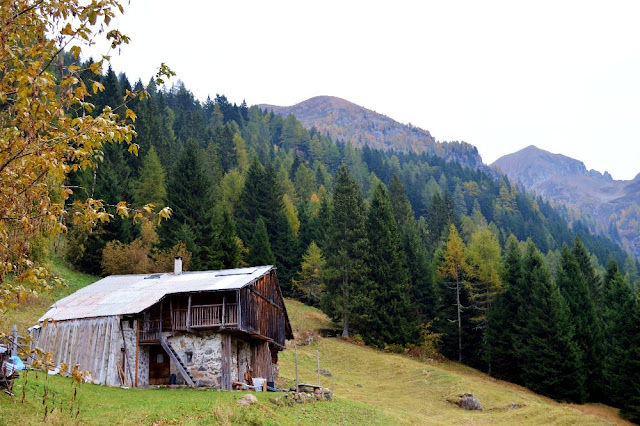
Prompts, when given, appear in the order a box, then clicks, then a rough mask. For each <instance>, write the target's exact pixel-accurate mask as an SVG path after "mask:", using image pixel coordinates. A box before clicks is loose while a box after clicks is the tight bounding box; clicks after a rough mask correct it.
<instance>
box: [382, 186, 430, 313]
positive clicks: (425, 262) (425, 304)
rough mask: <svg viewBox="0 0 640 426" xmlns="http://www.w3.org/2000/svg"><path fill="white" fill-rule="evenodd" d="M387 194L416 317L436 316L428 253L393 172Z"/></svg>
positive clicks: (409, 205)
mask: <svg viewBox="0 0 640 426" xmlns="http://www.w3.org/2000/svg"><path fill="white" fill-rule="evenodd" d="M389 197H390V199H391V207H392V208H393V215H394V216H395V220H396V224H397V226H398V233H399V237H400V246H401V248H402V249H403V251H404V254H405V256H406V259H407V267H408V269H409V294H410V295H411V300H412V302H413V305H414V306H415V308H416V311H417V313H418V317H419V318H420V320H421V321H422V322H423V323H425V324H426V323H427V322H428V321H430V320H432V319H433V318H434V317H435V305H436V294H435V289H434V285H433V269H432V264H431V259H430V258H429V253H428V252H427V249H426V246H425V244H424V241H423V240H422V237H421V236H420V229H419V227H418V223H417V222H416V220H415V218H414V217H415V215H414V212H413V209H412V208H411V204H410V203H409V199H408V198H407V195H406V193H405V190H404V186H403V185H402V182H400V179H399V178H398V175H393V178H392V179H391V183H390V184H389Z"/></svg>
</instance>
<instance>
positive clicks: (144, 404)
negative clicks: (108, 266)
mask: <svg viewBox="0 0 640 426" xmlns="http://www.w3.org/2000/svg"><path fill="white" fill-rule="evenodd" d="M57 270H58V272H59V273H60V274H61V275H63V276H67V274H68V273H69V271H66V270H65V268H64V267H63V266H61V265H58V267H57ZM74 279H77V277H74ZM83 281H84V282H85V285H86V284H88V283H89V282H90V281H91V279H90V277H83ZM80 285H81V284H80ZM75 289H76V288H68V289H66V290H63V291H61V292H60V293H59V294H58V296H59V297H62V296H64V294H63V293H70V292H71V291H74V290H75ZM287 310H288V312H289V315H290V318H291V322H292V325H293V328H294V332H295V334H296V336H297V337H296V338H297V341H299V342H300V343H303V342H308V341H309V340H313V343H311V344H310V345H304V346H298V374H299V378H300V381H301V382H307V383H315V382H316V381H317V380H318V375H317V372H316V351H318V353H319V355H320V367H321V368H323V369H327V370H329V371H330V372H331V374H332V375H333V387H334V391H335V395H336V401H335V402H323V403H316V404H309V405H296V406H294V407H278V406H275V405H274V404H272V403H271V402H269V400H270V398H272V397H274V396H275V395H274V394H271V393H268V394H260V393H258V394H257V396H258V400H259V404H257V405H255V406H252V407H247V408H245V407H239V406H238V405H237V404H236V400H237V399H239V398H240V397H241V396H242V395H243V394H244V393H241V392H216V391H214V392H211V391H203V390H195V389H180V390H171V389H155V390H144V389H119V388H107V387H101V386H94V385H89V384H87V385H82V386H80V388H79V391H78V399H77V401H78V402H76V407H78V408H79V411H78V413H77V417H75V414H74V415H69V414H68V408H67V407H69V404H70V400H71V398H72V397H71V395H73V388H72V387H71V386H70V384H69V381H68V380H67V379H62V378H59V377H47V376H45V377H43V376H42V375H40V376H39V377H34V375H33V374H30V375H29V376H28V383H27V384H25V382H24V378H23V379H20V380H19V381H18V382H17V383H16V388H15V389H14V392H15V393H16V395H18V396H17V397H16V398H15V399H11V398H10V397H8V396H6V395H4V394H2V395H0V412H2V413H3V416H1V417H0V424H9V423H8V422H7V419H15V418H20V419H21V422H22V423H23V424H35V423H39V422H40V421H41V420H42V418H43V402H42V401H43V397H42V395H43V387H44V386H45V380H47V381H48V382H46V386H47V387H48V388H49V391H47V392H48V396H46V398H49V399H47V401H51V398H52V395H54V396H53V398H56V399H55V401H56V402H55V404H56V406H57V405H58V404H61V406H62V407H63V408H64V409H61V410H58V409H55V410H53V411H51V412H49V413H48V414H47V419H48V422H49V423H52V424H105V423H135V424H141V423H145V424H211V423H217V424H246V423H250V424H353V423H357V424H442V425H446V424H462V423H474V424H580V425H602V424H628V423H626V422H624V421H623V420H621V419H620V418H618V417H617V413H616V410H615V409H612V408H609V407H606V406H603V405H591V404H587V405H573V404H561V403H557V402H555V401H552V400H550V399H548V398H545V397H542V396H539V395H536V394H534V393H533V392H530V391H528V390H526V389H524V388H522V387H520V386H516V385H513V384H511V383H507V382H502V381H499V380H496V379H493V378H491V377H489V376H487V375H485V374H483V373H480V372H478V371H477V370H473V369H471V368H468V367H465V366H462V365H460V364H457V363H454V362H444V363H439V362H431V363H424V362H420V361H417V360H413V359H410V358H408V357H406V356H402V355H397V354H390V353H385V352H380V351H377V350H374V349H371V348H368V347H364V346H359V345H355V344H353V343H349V342H347V341H344V340H342V339H339V338H318V337H317V336H319V335H320V330H321V329H331V328H335V324H332V323H331V322H330V321H329V320H328V318H327V317H326V316H325V315H324V314H322V313H321V312H320V311H318V310H317V309H314V308H311V307H308V306H305V305H303V304H302V303H300V302H297V301H294V300H287ZM41 314H42V312H35V310H24V311H23V310H18V311H17V313H16V314H15V315H14V317H13V318H14V319H17V320H19V321H20V322H21V323H33V322H34V321H35V320H36V319H37V318H38V316H39V315H41ZM309 336H314V338H313V339H309V338H308V337H309ZM292 345H293V343H292V342H291V345H290V346H292ZM294 360H295V350H294V349H293V347H289V348H288V349H287V350H286V351H284V352H282V353H281V356H280V361H279V364H280V379H279V384H280V386H283V387H285V386H286V387H288V386H290V385H291V384H293V382H294V378H295V361H294ZM321 380H322V384H323V386H325V387H328V388H330V387H331V386H332V380H331V378H330V377H327V376H321ZM23 387H24V388H25V395H26V396H27V397H26V399H25V402H24V403H21V402H20V401H21V395H22V389H23ZM465 392H470V393H473V394H474V395H475V396H476V397H477V398H478V399H479V400H480V402H481V403H482V405H483V407H484V411H481V412H479V411H474V412H471V411H465V410H462V409H460V408H458V407H457V406H456V405H454V404H452V403H450V402H447V398H449V397H451V396H455V395H457V394H460V393H465ZM47 404H49V402H48V403H47ZM47 407H48V408H49V409H51V408H52V407H51V406H50V405H47ZM5 422H7V423H5Z"/></svg>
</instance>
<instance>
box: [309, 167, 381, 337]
mask: <svg viewBox="0 0 640 426" xmlns="http://www.w3.org/2000/svg"><path fill="white" fill-rule="evenodd" d="M330 216H331V220H330V222H329V226H328V229H327V244H326V245H327V249H326V250H325V252H326V253H327V272H326V276H325V284H326V294H325V297H324V298H323V300H322V303H321V306H322V310H323V311H324V312H325V313H327V315H329V316H330V317H331V318H333V319H334V320H341V321H342V324H343V329H342V335H343V336H344V337H347V336H348V335H349V333H350V332H351V328H352V327H354V328H356V329H357V328H358V326H359V325H362V322H361V313H362V309H363V306H364V307H366V306H367V305H368V304H369V302H368V300H367V299H366V288H365V287H366V285H367V283H366V277H367V276H368V267H367V256H368V252H369V247H368V241H367V237H366V230H365V211H364V200H363V198H362V194H361V193H360V191H359V189H358V185H357V184H356V182H355V181H354V179H353V177H352V176H351V175H350V174H349V172H348V171H347V168H346V167H345V166H344V164H343V165H342V166H340V170H339V172H338V175H337V177H336V185H335V188H334V192H333V203H332V206H331V213H330Z"/></svg>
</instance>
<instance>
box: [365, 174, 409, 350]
mask: <svg viewBox="0 0 640 426" xmlns="http://www.w3.org/2000/svg"><path fill="white" fill-rule="evenodd" d="M366 229H367V236H368V238H369V248H370V251H369V258H368V260H369V281H370V285H369V286H368V289H367V291H368V293H369V294H368V296H369V299H370V300H371V301H372V308H373V309H372V310H371V311H370V312H366V313H365V314H366V317H367V321H366V323H367V326H366V328H365V330H364V331H363V332H362V335H363V337H364V340H365V342H366V343H367V344H371V345H373V346H378V347H384V345H386V344H392V343H394V344H401V345H405V344H407V343H413V342H415V341H416V339H417V336H418V321H417V318H416V317H415V316H414V315H413V312H414V309H415V308H414V307H413V305H412V304H411V301H410V299H409V285H408V283H409V271H408V270H407V266H406V259H405V257H404V252H403V251H402V250H401V248H400V241H399V238H398V232H397V229H396V223H395V219H394V217H393V210H392V208H391V202H390V200H389V195H388V193H387V189H386V188H385V186H384V184H382V183H379V184H378V185H377V186H376V187H375V189H374V192H373V197H372V199H371V203H370V207H369V212H368V215H367V223H366Z"/></svg>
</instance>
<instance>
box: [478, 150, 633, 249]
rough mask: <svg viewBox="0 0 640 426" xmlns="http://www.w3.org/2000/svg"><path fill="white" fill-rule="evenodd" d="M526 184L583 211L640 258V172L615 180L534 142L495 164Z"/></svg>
mask: <svg viewBox="0 0 640 426" xmlns="http://www.w3.org/2000/svg"><path fill="white" fill-rule="evenodd" d="M491 166H492V167H494V168H495V169H497V170H498V171H500V172H502V173H504V174H506V175H507V176H509V178H510V179H511V180H513V181H516V182H519V183H521V184H522V185H523V186H524V187H525V188H527V189H529V190H531V191H534V192H536V193H537V194H540V195H542V196H543V197H545V198H547V199H549V200H551V201H554V202H558V203H562V204H565V205H566V206H568V207H570V208H571V209H575V210H577V211H579V212H580V213H581V216H582V217H583V218H586V219H587V222H588V223H590V224H591V226H592V227H593V228H595V230H596V231H599V232H601V233H605V234H607V235H608V236H610V237H612V238H613V239H614V240H617V241H619V242H621V243H622V244H623V246H624V247H625V248H626V249H627V250H629V251H631V252H633V253H634V254H635V255H636V256H640V235H639V233H638V232H637V229H638V226H640V175H638V176H636V178H635V179H634V180H631V181H623V180H614V179H613V178H612V177H611V175H610V174H609V173H607V172H604V174H602V173H600V172H598V171H595V170H587V168H586V167H585V165H584V163H582V161H578V160H576V159H573V158H570V157H567V156H565V155H562V154H552V153H550V152H548V151H545V150H543V149H540V148H537V147H535V146H533V145H532V146H528V147H526V148H524V149H522V150H520V151H518V152H515V153H513V154H508V155H505V156H503V157H501V158H499V159H498V160H496V161H495V162H494V163H493V164H492V165H491Z"/></svg>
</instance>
